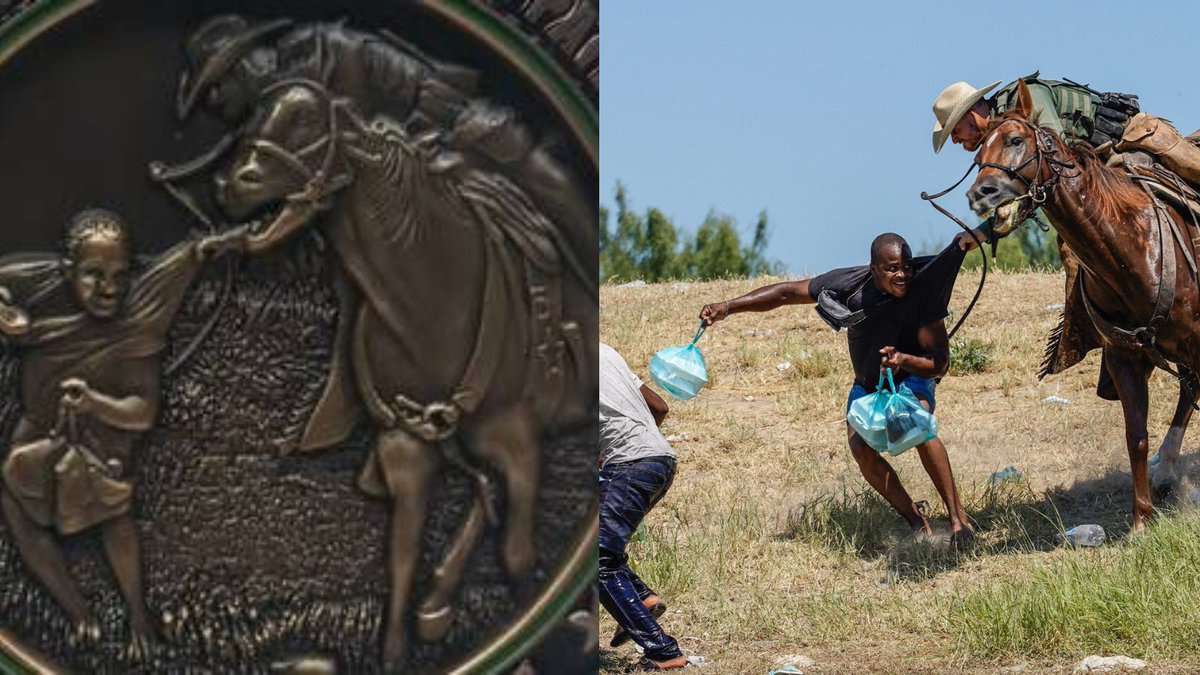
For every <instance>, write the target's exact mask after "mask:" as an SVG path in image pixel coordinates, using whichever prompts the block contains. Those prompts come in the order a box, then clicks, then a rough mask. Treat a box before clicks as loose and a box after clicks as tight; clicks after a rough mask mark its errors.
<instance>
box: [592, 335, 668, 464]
mask: <svg viewBox="0 0 1200 675" xmlns="http://www.w3.org/2000/svg"><path fill="white" fill-rule="evenodd" d="M641 388H642V381H641V379H639V378H638V376H637V375H635V374H634V373H633V371H632V370H630V369H629V365H628V364H626V363H625V359H623V358H621V355H620V354H618V353H617V352H616V351H615V350H614V349H613V348H612V347H609V346H608V345H606V344H604V343H603V342H601V343H600V457H601V458H603V462H602V464H609V463H610V462H611V463H614V464H619V463H622V462H632V461H634V460H638V459H646V458H647V457H672V458H673V457H675V451H674V450H672V449H671V444H670V443H667V439H665V438H663V435H662V432H661V431H659V430H658V425H656V424H655V423H654V415H652V414H650V406H649V405H647V404H646V399H645V398H644V397H642V391H641Z"/></svg>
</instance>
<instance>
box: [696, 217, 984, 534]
mask: <svg viewBox="0 0 1200 675" xmlns="http://www.w3.org/2000/svg"><path fill="white" fill-rule="evenodd" d="M964 255H965V252H964V251H962V249H961V248H960V247H959V246H957V245H955V244H951V245H950V246H949V247H947V248H946V249H945V250H944V251H942V252H941V253H940V254H938V255H937V256H935V257H930V258H919V259H916V260H914V259H913V256H912V251H911V250H910V249H909V246H908V244H907V243H906V242H905V241H904V239H903V238H902V237H900V236H899V235H896V234H890V233H889V234H883V235H880V236H879V237H876V239H875V241H874V242H872V244H871V264H870V265H869V266H863V267H849V268H842V269H836V270H833V271H830V272H826V273H825V274H822V275H820V276H818V277H814V278H812V279H805V280H803V281H789V282H784V283H779V284H772V285H770V286H764V287H762V288H759V289H756V290H754V291H751V292H750V293H747V294H746V295H743V296H741V297H739V298H734V299H732V300H727V301H723V302H717V303H713V304H710V305H705V306H704V308H703V309H702V310H701V312H700V319H701V320H703V321H704V322H705V324H706V325H711V324H713V323H715V322H717V321H721V320H722V319H725V318H726V317H727V316H729V315H730V314H737V313H739V312H765V311H769V310H773V309H776V308H777V307H781V306H783V305H802V304H814V303H816V304H817V305H818V307H817V312H818V314H820V315H821V317H822V318H823V319H825V320H826V321H827V322H828V323H829V324H830V325H832V326H834V327H835V328H846V329H847V331H848V342H849V347H850V360H851V363H852V364H853V366H854V384H853V386H852V387H851V388H850V395H849V398H848V400H847V401H846V409H847V410H849V408H850V404H851V403H853V402H854V401H855V400H856V399H858V398H861V397H863V396H866V395H867V394H870V393H872V392H874V391H875V389H876V386H877V384H878V382H879V375H880V372H881V371H882V369H885V368H890V369H891V370H892V373H893V374H894V375H895V381H896V384H897V385H899V384H900V383H901V382H903V383H904V384H905V385H907V386H908V388H909V389H911V390H912V392H913V393H914V394H915V395H916V397H917V398H918V399H919V400H920V401H921V405H923V406H924V407H925V408H926V409H927V410H929V411H930V412H933V410H934V407H935V405H936V400H935V395H934V392H935V389H936V383H935V378H939V377H941V376H942V375H944V374H945V373H946V370H947V369H948V368H949V363H950V350H949V344H948V343H949V338H948V337H947V335H946V325H945V322H944V321H943V320H944V319H945V317H946V316H947V314H948V312H947V309H946V306H947V304H948V303H949V299H950V292H951V291H952V290H953V287H954V280H955V279H956V278H957V275H958V269H959V267H961V265H962V260H963V256H964ZM846 433H847V439H848V441H849V443H850V452H851V453H852V454H853V455H854V459H855V461H856V462H857V463H858V468H859V470H861V471H862V475H863V477H864V478H866V480H867V483H869V484H870V485H871V487H872V488H874V489H875V490H876V491H877V492H878V493H879V494H881V495H883V497H884V499H886V500H887V502H888V503H889V504H891V505H892V507H893V508H894V509H896V511H897V512H899V513H900V515H901V516H902V517H903V518H904V519H905V520H907V521H908V523H909V525H910V526H911V527H912V528H913V534H914V537H915V538H917V539H918V540H923V539H929V538H930V537H931V536H932V531H931V530H930V528H929V523H928V522H927V521H926V519H925V517H924V516H923V515H922V514H921V512H920V510H919V509H918V508H917V505H916V503H915V502H913V500H912V498H911V497H910V496H909V495H908V492H907V491H906V490H905V489H904V487H903V486H902V485H901V484H900V479H899V477H897V475H896V472H895V470H894V469H892V467H891V465H890V464H888V462H887V460H885V459H884V458H883V457H882V456H881V455H880V454H879V453H878V452H876V451H875V450H873V449H871V447H870V446H869V445H867V443H866V441H864V440H863V439H862V438H860V437H859V435H858V434H857V433H856V432H855V431H854V429H853V428H851V427H850V425H849V424H848V423H847V425H846ZM917 452H918V454H919V455H920V457H921V464H922V465H924V467H925V471H926V472H927V473H928V474H929V477H930V478H931V479H932V480H933V485H934V487H935V488H937V491H938V494H939V495H940V496H941V498H942V501H943V502H944V503H945V505H946V512H947V513H948V514H949V515H950V529H951V537H952V541H955V542H964V541H967V540H970V539H971V538H973V536H974V533H973V530H972V528H971V525H970V523H969V522H968V520H967V514H966V513H965V512H964V511H963V509H962V505H961V503H960V501H959V496H958V490H957V488H955V485H954V475H953V473H951V470H950V458H949V456H948V455H947V453H946V446H944V445H943V444H942V441H941V440H940V439H937V438H935V439H933V440H931V441H928V442H926V443H922V444H921V445H918V446H917Z"/></svg>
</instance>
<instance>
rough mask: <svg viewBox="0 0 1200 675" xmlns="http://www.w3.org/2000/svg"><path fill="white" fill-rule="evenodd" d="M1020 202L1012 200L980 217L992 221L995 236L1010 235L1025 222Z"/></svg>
mask: <svg viewBox="0 0 1200 675" xmlns="http://www.w3.org/2000/svg"><path fill="white" fill-rule="evenodd" d="M1019 201H1020V200H1019V199H1010V200H1008V201H1006V202H1004V203H1003V204H1001V205H999V206H997V207H995V208H992V209H988V210H987V211H985V212H983V213H982V214H980V217H981V218H983V219H984V220H988V219H992V232H994V233H995V234H998V235H1004V234H1008V233H1009V232H1012V231H1013V230H1015V229H1016V228H1017V225H1020V224H1021V221H1023V220H1024V218H1022V217H1021V210H1022V209H1021V205H1020V204H1019V203H1018V202H1019Z"/></svg>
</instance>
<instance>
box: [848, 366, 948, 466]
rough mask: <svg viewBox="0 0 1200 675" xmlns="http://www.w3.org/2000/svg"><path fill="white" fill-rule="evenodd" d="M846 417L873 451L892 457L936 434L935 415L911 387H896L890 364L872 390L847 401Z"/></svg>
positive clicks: (935, 436) (929, 439) (930, 438)
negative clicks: (847, 410)
mask: <svg viewBox="0 0 1200 675" xmlns="http://www.w3.org/2000/svg"><path fill="white" fill-rule="evenodd" d="M885 377H886V378H887V381H886V382H885V381H884V378H885ZM846 421H848V422H849V423H850V426H851V427H853V429H854V430H855V431H856V432H858V435H859V436H861V437H862V439H863V440H864V441H866V442H867V445H869V446H871V448H873V449H874V450H875V451H876V452H880V453H884V452H886V453H887V454H889V455H892V456H893V457H894V456H896V455H899V454H902V453H904V452H905V451H907V450H909V449H911V448H915V447H916V446H918V445H920V444H922V443H925V442H926V441H931V440H933V439H934V438H937V434H938V428H937V417H934V415H933V414H932V413H930V412H929V411H928V410H925V408H924V407H922V406H921V402H920V401H919V400H918V399H917V397H916V395H915V394H913V393H912V390H911V389H909V388H908V387H906V386H904V385H903V384H901V385H900V387H899V388H897V387H896V383H895V381H894V380H893V378H892V371H891V369H890V368H889V369H888V370H887V371H885V372H884V373H881V374H880V375H879V386H878V388H877V389H876V390H875V393H874V394H868V395H866V396H863V397H862V398H860V399H858V400H856V401H854V403H851V404H850V410H849V412H847V413H846Z"/></svg>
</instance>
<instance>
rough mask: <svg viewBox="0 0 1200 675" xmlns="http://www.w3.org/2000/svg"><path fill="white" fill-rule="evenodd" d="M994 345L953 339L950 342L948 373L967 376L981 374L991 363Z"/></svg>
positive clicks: (970, 339)
mask: <svg viewBox="0 0 1200 675" xmlns="http://www.w3.org/2000/svg"><path fill="white" fill-rule="evenodd" d="M995 349H996V345H995V343H993V342H985V341H983V340H976V339H974V338H955V339H954V340H952V341H951V342H950V373H951V374H952V375H969V374H971V373H982V372H984V371H986V370H987V369H988V366H990V365H991V363H992V352H993V351H995Z"/></svg>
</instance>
